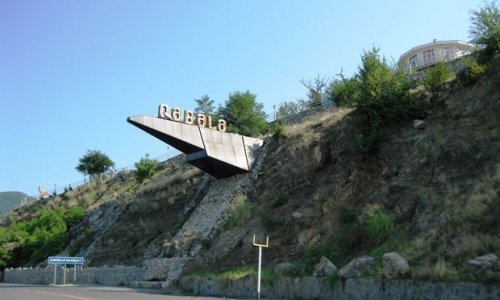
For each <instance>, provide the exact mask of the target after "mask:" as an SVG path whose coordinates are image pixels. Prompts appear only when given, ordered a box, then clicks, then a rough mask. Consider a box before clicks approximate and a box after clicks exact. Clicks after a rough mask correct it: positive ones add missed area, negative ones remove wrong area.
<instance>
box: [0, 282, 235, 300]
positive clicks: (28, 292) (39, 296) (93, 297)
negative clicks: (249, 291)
mask: <svg viewBox="0 0 500 300" xmlns="http://www.w3.org/2000/svg"><path fill="white" fill-rule="evenodd" d="M33 299H36V300H136V299H140V300H160V299H161V300H174V299H182V300H189V299H196V300H209V299H219V298H210V297H192V296H171V295H163V294H161V293H160V292H159V291H157V290H146V289H131V288H126V287H105V286H84V285H75V286H67V285H66V286H46V285H26V284H13V283H0V300H33ZM226 299H227V298H226Z"/></svg>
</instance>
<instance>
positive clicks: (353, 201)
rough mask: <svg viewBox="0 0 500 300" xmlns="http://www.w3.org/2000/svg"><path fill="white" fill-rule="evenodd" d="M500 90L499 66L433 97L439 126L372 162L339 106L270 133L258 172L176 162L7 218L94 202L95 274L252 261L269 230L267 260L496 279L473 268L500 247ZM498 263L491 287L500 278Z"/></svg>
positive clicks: (400, 141) (305, 268)
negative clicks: (373, 261) (358, 261)
mask: <svg viewBox="0 0 500 300" xmlns="http://www.w3.org/2000/svg"><path fill="white" fill-rule="evenodd" d="M498 82H500V60H499V59H497V60H496V61H495V63H494V64H493V66H492V67H491V68H490V71H489V72H488V74H486V75H485V76H484V78H482V79H481V80H480V81H478V82H477V83H475V84H472V85H468V86H462V85H461V84H460V83H459V82H454V83H453V85H452V86H453V88H449V89H444V90H442V91H441V92H437V93H435V94H432V95H427V96H425V95H424V96H423V97H422V99H423V100H422V101H426V102H427V118H426V119H425V128H423V129H416V128H414V127H413V125H412V122H411V120H409V121H407V122H400V123H397V124H391V126H388V127H386V128H384V129H383V132H382V133H383V135H384V137H385V138H384V142H383V143H382V144H381V145H380V147H379V149H378V150H377V151H376V152H375V153H372V154H370V155H360V154H357V153H356V152H355V151H353V149H352V147H351V143H352V142H351V141H352V137H351V132H352V127H353V122H352V116H353V114H355V113H356V112H353V111H350V110H337V109H335V108H333V107H331V108H328V109H325V110H321V111H318V112H316V113H315V114H308V115H304V116H302V117H301V118H299V120H295V121H294V122H289V123H287V124H285V126H284V130H283V132H282V133H281V135H280V136H275V137H267V138H266V140H265V146H264V148H263V150H262V153H261V156H260V157H259V159H258V162H257V166H256V167H255V169H254V170H253V171H252V172H250V173H249V174H244V175H238V176H234V177H232V178H228V179H221V180H215V179H214V178H212V177H210V176H208V175H206V174H203V173H202V172H201V171H199V170H198V169H196V168H194V167H192V166H190V165H187V164H185V163H181V162H180V161H179V160H176V161H171V162H169V163H168V164H167V166H165V167H164V168H163V169H162V170H161V171H160V172H159V173H158V174H156V175H155V176H154V177H153V178H152V179H151V180H148V181H146V182H145V183H143V184H141V185H139V184H138V183H137V182H136V181H135V179H134V177H133V176H130V175H131V174H118V175H117V176H116V177H114V178H112V179H107V180H105V181H103V182H100V183H91V184H88V185H86V186H83V187H80V188H78V189H75V190H74V191H70V192H67V193H65V194H64V195H62V196H58V197H55V198H52V199H49V200H44V201H39V202H37V203H35V204H33V205H30V206H29V207H27V208H22V209H17V210H15V211H14V212H13V213H12V214H10V215H9V217H8V218H5V219H3V220H2V224H4V225H8V224H9V223H11V222H12V221H13V220H18V221H19V220H23V219H28V218H30V216H32V215H33V214H36V213H37V211H38V209H39V208H40V207H50V208H55V207H59V206H65V207H71V206H75V205H81V206H84V207H86V209H87V213H86V216H85V219H84V221H83V222H82V223H80V224H79V225H77V226H75V227H73V228H72V229H71V230H70V231H69V236H70V243H69V245H68V247H67V248H66V249H65V251H63V253H62V254H66V255H79V256H80V255H81V256H85V257H86V258H87V260H88V262H89V264H90V265H93V266H101V265H108V266H109V265H116V264H120V265H142V264H147V263H148V261H149V260H151V259H162V261H164V262H165V263H166V264H171V266H174V265H175V268H177V269H178V270H176V274H178V273H179V272H180V271H182V270H184V271H186V272H188V271H192V270H196V269H198V268H201V267H203V268H209V269H212V270H224V269H230V268H235V267H240V266H247V265H251V264H254V263H255V261H256V255H255V249H254V248H253V246H252V237H253V234H257V235H258V237H259V238H264V237H265V236H269V239H270V243H271V248H269V249H268V250H266V252H265V260H264V264H265V265H273V264H276V263H279V262H285V261H290V262H294V263H296V264H297V265H298V266H300V272H301V273H302V274H310V273H311V272H312V268H313V266H314V264H316V263H317V262H318V261H319V258H320V257H321V256H326V257H328V258H329V259H330V260H331V261H333V262H334V263H335V264H336V265H343V264H345V263H347V262H348V261H349V260H350V259H351V258H353V257H355V256H358V255H362V254H371V255H373V256H375V257H377V258H379V259H380V257H381V255H382V254H383V253H385V252H389V251H398V252H400V253H402V254H403V255H404V256H405V257H407V258H408V259H409V262H410V265H411V266H412V269H413V273H412V274H413V276H415V277H416V278H422V279H449V280H458V279H463V278H466V279H468V280H483V279H484V278H476V277H464V276H469V275H466V274H465V273H464V272H462V271H463V268H464V263H465V262H466V261H467V260H468V259H471V258H474V257H475V256H478V255H483V254H487V253H492V252H493V253H497V254H498V253H499V252H498V251H499V249H500V236H499V233H500V219H499V218H498V215H499V214H500V151H499V150H500V126H499V125H500V86H499V85H498ZM381 228H382V229H381ZM54 254H55V253H54ZM174 262H175V263H174ZM495 268H496V269H495V270H494V272H493V275H491V274H490V275H489V276H490V277H488V278H486V279H488V280H498V278H499V277H498V274H499V272H500V269H499V267H498V266H497V267H495ZM172 270H173V267H171V270H169V271H168V272H172ZM168 272H167V273H168ZM176 276H177V275H176ZM491 276H492V277H491ZM167 277H168V274H165V273H160V274H159V275H158V276H157V277H154V278H151V280H165V279H166V278H167Z"/></svg>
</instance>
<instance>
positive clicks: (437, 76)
mask: <svg viewBox="0 0 500 300" xmlns="http://www.w3.org/2000/svg"><path fill="white" fill-rule="evenodd" d="M450 78H451V72H450V70H449V69H448V67H447V66H446V64H445V63H443V62H438V63H437V64H436V65H435V66H433V67H431V68H429V69H428V70H427V71H426V73H425V77H424V80H423V83H424V86H425V88H426V89H428V90H435V89H436V88H437V87H438V86H440V85H441V84H443V83H445V82H446V81H448V80H449V79H450Z"/></svg>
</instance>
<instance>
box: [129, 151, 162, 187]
mask: <svg viewBox="0 0 500 300" xmlns="http://www.w3.org/2000/svg"><path fill="white" fill-rule="evenodd" d="M135 168H136V171H135V178H136V179H137V181H138V182H139V183H141V182H143V181H144V180H145V179H147V178H150V177H152V176H153V175H154V174H155V173H156V169H158V161H157V160H156V159H152V158H149V154H146V156H144V157H141V159H140V160H139V161H138V162H136V163H135Z"/></svg>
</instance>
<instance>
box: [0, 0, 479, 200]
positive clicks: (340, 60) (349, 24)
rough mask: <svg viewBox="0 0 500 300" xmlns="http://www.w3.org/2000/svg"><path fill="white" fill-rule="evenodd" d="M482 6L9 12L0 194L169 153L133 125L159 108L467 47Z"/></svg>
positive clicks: (287, 93)
mask: <svg viewBox="0 0 500 300" xmlns="http://www.w3.org/2000/svg"><path fill="white" fill-rule="evenodd" d="M480 5H481V1H456V0H454V1H451V0H443V1H428V0H420V1H411V2H410V1H408V2H407V1H360V0H352V1H326V0H325V1H314V0H313V1H264V0H253V1H243V0H241V1H239V0H238V1H229V0H227V1H217V0H210V1H201V0H200V1H194V0H193V1H180V0H179V1H167V0H164V1H153V0H146V1H138V0H134V1H132V0H116V1H112V0H104V1H103V0H99V1H92V0H89V1H70V0H67V1H63V0H58V1H54V0H44V1H38V0H32V1H24V0H0V128H1V129H0V140H1V141H2V146H1V149H0V170H1V173H0V191H22V192H26V193H28V194H30V195H31V194H36V193H37V187H38V185H42V186H44V187H45V188H46V189H47V190H49V191H50V190H52V189H53V187H54V184H55V185H56V186H57V187H60V186H63V185H67V184H69V183H72V182H76V181H79V180H82V179H83V175H81V174H80V173H78V172H77V171H76V170H75V166H76V165H77V164H78V159H79V158H80V157H81V156H83V155H84V154H85V153H86V150H87V149H90V150H100V151H102V152H104V153H106V154H107V155H108V156H109V157H110V158H111V159H112V160H113V161H114V162H115V164H116V167H123V166H128V165H132V164H134V163H135V162H136V161H138V160H139V159H140V158H141V156H143V155H145V154H146V153H149V154H150V155H151V156H153V157H155V156H159V155H161V154H164V153H166V152H168V151H170V150H168V149H167V145H166V144H164V143H163V142H160V141H159V140H156V139H155V138H153V137H152V136H149V135H148V134H146V133H145V132H142V131H141V130H139V129H137V128H135V127H133V126H132V125H130V124H128V123H127V122H126V118H127V117H128V116H130V115H138V114H145V115H151V116H156V113H157V107H158V105H159V104H160V103H165V104H168V105H169V106H170V107H172V106H178V107H180V108H183V109H194V108H195V102H194V100H193V99H195V98H199V97H201V96H203V95H205V94H207V95H209V96H210V97H211V98H212V99H214V100H215V101H216V103H221V104H223V103H224V102H225V101H226V99H227V97H228V94H229V93H230V92H234V91H244V90H250V91H251V92H253V93H255V94H257V100H258V101H259V102H261V103H263V104H264V107H265V110H266V111H267V112H268V113H271V112H272V110H273V105H276V106H277V105H278V104H279V103H281V102H283V101H287V100H295V99H297V98H301V97H304V96H305V94H306V90H305V88H304V87H303V86H302V85H301V84H300V80H301V79H305V80H309V79H312V78H314V77H316V76H317V75H318V74H319V75H320V76H325V77H330V78H333V77H334V76H335V74H338V73H339V72H340V70H341V69H342V68H343V72H344V74H347V75H350V74H352V73H353V72H355V71H356V68H357V67H358V64H359V62H360V55H361V54H362V53H363V50H367V49H370V48H372V47H373V46H377V47H380V49H381V53H382V54H384V55H385V56H386V57H388V58H389V59H394V60H397V59H398V58H399V56H400V55H401V54H402V53H404V52H405V51H407V50H409V49H410V48H411V47H413V46H416V45H419V44H423V43H427V42H431V41H432V40H433V39H438V40H450V39H460V40H466V41H467V40H468V28H469V24H470V21H469V17H470V13H469V12H470V10H471V9H477V8H478V7H479V6H480Z"/></svg>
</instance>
